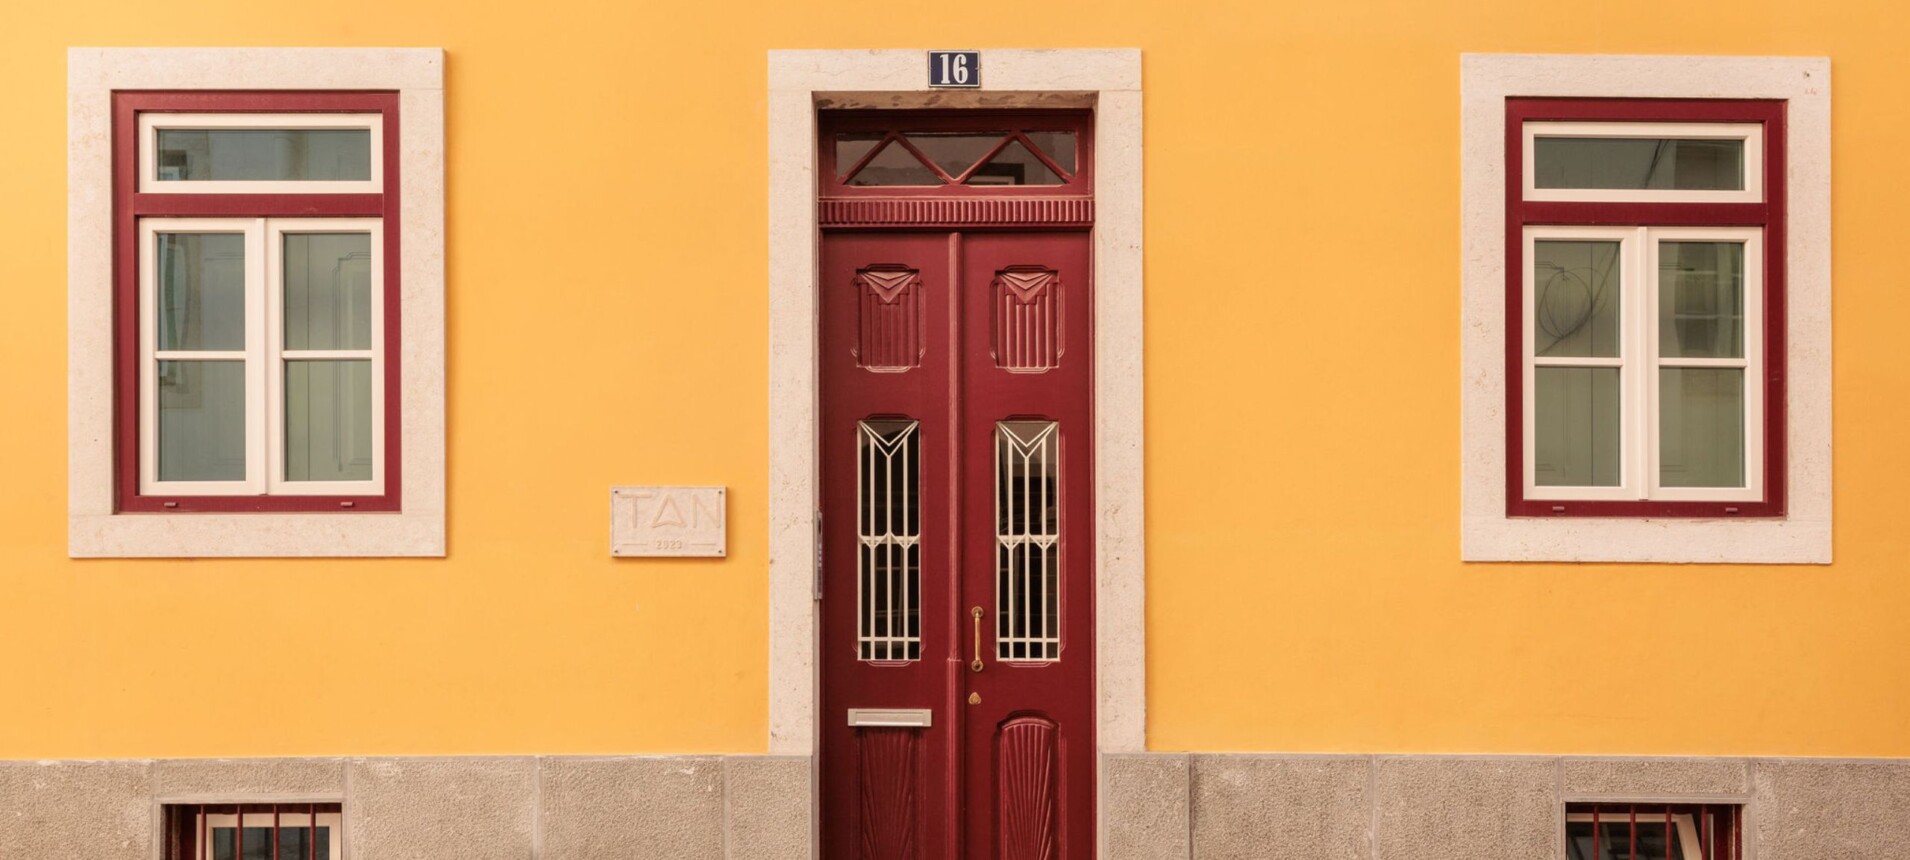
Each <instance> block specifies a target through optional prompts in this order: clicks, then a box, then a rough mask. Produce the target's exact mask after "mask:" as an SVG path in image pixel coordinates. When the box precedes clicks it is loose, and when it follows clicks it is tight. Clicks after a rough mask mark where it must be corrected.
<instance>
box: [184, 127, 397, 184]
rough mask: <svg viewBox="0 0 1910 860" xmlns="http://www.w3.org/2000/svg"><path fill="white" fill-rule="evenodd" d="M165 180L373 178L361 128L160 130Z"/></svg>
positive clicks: (368, 146) (368, 134)
mask: <svg viewBox="0 0 1910 860" xmlns="http://www.w3.org/2000/svg"><path fill="white" fill-rule="evenodd" d="M157 170H158V175H157V176H155V177H153V178H154V179H157V180H159V181H162V182H171V181H186V182H196V181H197V182H210V181H218V182H234V181H259V182H264V181H282V182H339V181H352V180H358V181H364V180H369V179H371V131H370V130H369V129H363V128H278V129H252V128H213V129H183V128H166V129H160V130H159V148H158V159H157Z"/></svg>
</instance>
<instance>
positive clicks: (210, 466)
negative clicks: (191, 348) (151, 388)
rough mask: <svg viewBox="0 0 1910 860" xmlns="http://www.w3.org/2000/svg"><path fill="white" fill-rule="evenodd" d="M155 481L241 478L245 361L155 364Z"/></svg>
mask: <svg viewBox="0 0 1910 860" xmlns="http://www.w3.org/2000/svg"><path fill="white" fill-rule="evenodd" d="M158 431H159V440H158V441H159V445H158V447H159V480H161V481H243V480H245V362H243V361H162V362H159V428H158Z"/></svg>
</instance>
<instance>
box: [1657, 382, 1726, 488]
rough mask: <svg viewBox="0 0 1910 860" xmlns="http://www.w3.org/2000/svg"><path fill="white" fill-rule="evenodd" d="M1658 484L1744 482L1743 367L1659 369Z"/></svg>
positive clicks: (1704, 485) (1702, 484)
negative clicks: (1741, 368)
mask: <svg viewBox="0 0 1910 860" xmlns="http://www.w3.org/2000/svg"><path fill="white" fill-rule="evenodd" d="M1658 416H1659V422H1660V424H1659V442H1658V446H1659V448H1658V452H1659V453H1658V459H1659V463H1660V465H1659V468H1658V483H1660V484H1662V485H1664V486H1667V487H1742V486H1744V371H1743V370H1740V369H1738V368H1735V367H1727V368H1714V367H1662V368H1659V369H1658Z"/></svg>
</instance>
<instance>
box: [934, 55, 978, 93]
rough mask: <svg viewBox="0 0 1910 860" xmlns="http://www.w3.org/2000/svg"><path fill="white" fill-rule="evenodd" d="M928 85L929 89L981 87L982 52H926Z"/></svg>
mask: <svg viewBox="0 0 1910 860" xmlns="http://www.w3.org/2000/svg"><path fill="white" fill-rule="evenodd" d="M928 85H929V86H931V87H979V86H981V85H982V52H980V51H930V52H928Z"/></svg>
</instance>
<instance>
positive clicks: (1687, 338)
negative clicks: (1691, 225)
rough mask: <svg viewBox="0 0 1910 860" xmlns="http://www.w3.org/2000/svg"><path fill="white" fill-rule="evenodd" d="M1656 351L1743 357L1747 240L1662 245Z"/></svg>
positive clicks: (1682, 355) (1674, 354)
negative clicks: (1745, 250)
mask: <svg viewBox="0 0 1910 860" xmlns="http://www.w3.org/2000/svg"><path fill="white" fill-rule="evenodd" d="M1658 354H1659V355H1661V356H1663V357H1665V358H1743V357H1744V244H1743V243H1741V242H1660V243H1659V244H1658Z"/></svg>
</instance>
